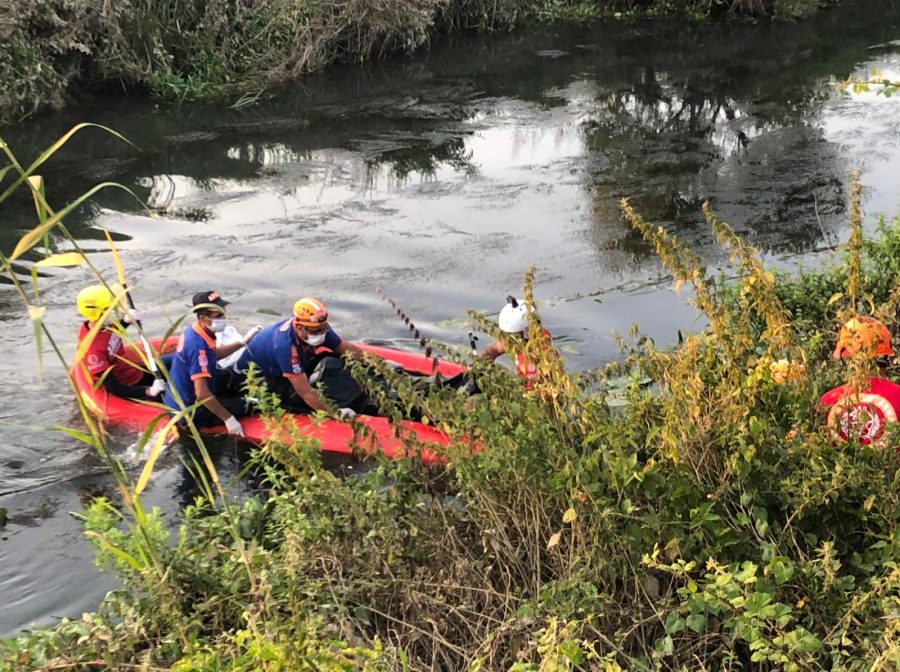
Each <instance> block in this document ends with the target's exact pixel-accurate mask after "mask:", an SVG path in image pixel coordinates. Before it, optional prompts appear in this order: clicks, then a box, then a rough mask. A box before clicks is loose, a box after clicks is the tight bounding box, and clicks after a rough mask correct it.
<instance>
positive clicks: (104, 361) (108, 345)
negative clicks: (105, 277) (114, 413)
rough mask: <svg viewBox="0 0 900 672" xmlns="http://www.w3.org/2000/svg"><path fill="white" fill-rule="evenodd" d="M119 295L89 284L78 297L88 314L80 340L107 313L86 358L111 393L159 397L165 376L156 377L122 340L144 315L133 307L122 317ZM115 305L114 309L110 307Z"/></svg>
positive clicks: (84, 313)
mask: <svg viewBox="0 0 900 672" xmlns="http://www.w3.org/2000/svg"><path fill="white" fill-rule="evenodd" d="M114 299H115V297H114V295H113V293H112V292H111V291H110V289H109V288H108V287H106V286H104V285H90V286H89V287H85V288H84V289H82V290H81V291H80V292H78V296H77V297H76V299H75V303H76V305H77V306H78V312H79V313H81V315H82V316H83V317H84V318H86V319H85V322H83V323H82V324H81V330H80V331H79V333H78V342H79V343H81V342H82V341H83V340H84V339H85V338H87V337H88V336H89V335H90V333H91V329H93V327H94V324H95V323H96V322H97V321H98V320H99V319H101V318H102V317H103V316H104V314H105V315H107V316H108V317H107V320H106V322H105V323H104V324H103V325H102V326H101V327H100V328H99V329H98V330H97V331H96V332H95V333H94V337H93V340H91V343H90V345H89V346H88V348H87V351H85V353H84V357H83V358H82V360H81V361H82V362H83V363H84V365H85V366H86V367H87V370H88V373H89V374H90V375H91V377H92V378H93V379H94V380H100V381H102V385H103V387H104V388H106V390H107V391H108V392H109V393H110V394H114V395H116V396H117V397H126V398H129V399H146V400H150V401H159V400H160V395H161V394H162V392H163V389H164V383H163V381H162V380H158V379H155V378H154V377H153V374H152V373H150V372H148V371H146V370H145V369H143V368H141V362H140V360H139V359H137V358H134V357H131V356H130V354H129V353H130V351H129V350H128V349H127V348H126V347H125V343H124V342H123V340H122V336H123V335H124V329H125V328H126V327H127V326H128V325H129V324H133V323H134V322H137V321H138V320H139V319H140V317H139V316H138V315H137V312H136V311H132V310H129V311H127V312H126V313H125V316H124V318H123V319H122V320H121V321H119V319H118V316H117V313H116V312H115V311H116V308H112V306H113V301H114ZM111 308H112V310H110V309H111Z"/></svg>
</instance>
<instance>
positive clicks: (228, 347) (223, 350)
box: [215, 324, 262, 359]
mask: <svg viewBox="0 0 900 672" xmlns="http://www.w3.org/2000/svg"><path fill="white" fill-rule="evenodd" d="M261 331H262V325H259V324H258V325H256V326H255V327H253V328H252V329H250V331H248V332H247V333H246V334H244V335H243V336H241V338H240V340H238V341H235V342H234V343H227V344H225V345H216V348H215V350H216V358H217V359H225V358H226V357H228V355H230V354H232V353H235V352H237V351H238V350H240V349H241V348H243V347H244V346H245V345H247V343H249V342H250V341H252V340H253V338H254V337H255V336H256V335H257V334H258V333H259V332H261Z"/></svg>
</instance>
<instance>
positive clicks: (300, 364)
mask: <svg viewBox="0 0 900 672" xmlns="http://www.w3.org/2000/svg"><path fill="white" fill-rule="evenodd" d="M320 347H325V348H328V349H329V350H331V351H332V352H334V353H336V354H338V355H344V354H347V355H350V356H351V357H361V356H362V354H363V351H362V350H361V349H360V348H358V347H357V346H356V345H354V344H353V343H348V342H347V341H345V340H343V339H342V338H341V337H340V336H338V334H337V333H336V332H335V331H334V330H333V329H332V328H331V327H330V326H329V325H328V310H327V309H326V308H325V305H324V304H323V303H322V302H321V301H319V300H318V299H314V298H303V299H300V300H299V301H297V302H296V303H295V304H294V309H293V317H292V318H291V319H288V320H284V321H283V322H276V323H275V324H271V325H269V326H268V327H266V328H265V329H263V330H262V332H260V334H259V336H258V337H257V338H256V339H255V340H254V341H253V346H252V347H248V348H247V349H246V350H245V351H244V352H243V354H242V355H241V356H240V357H239V358H238V360H237V362H235V365H234V369H235V370H236V371H238V372H241V373H246V371H247V369H248V368H249V366H250V364H251V363H252V364H255V365H256V368H257V369H258V371H259V372H260V373H261V375H262V376H263V378H264V379H265V381H266V386H267V387H268V388H269V390H270V391H272V392H274V393H275V394H276V395H278V397H279V398H280V399H281V404H282V406H283V407H284V408H286V409H288V410H292V411H297V410H300V411H309V410H313V411H320V410H325V408H326V406H325V401H324V399H323V398H322V395H321V394H320V393H319V391H318V390H316V389H315V388H313V386H312V385H311V384H310V382H309V373H310V372H311V370H312V367H313V366H314V364H315V359H316V350H317V349H318V348H320ZM339 415H340V417H342V418H348V417H353V416H354V415H355V413H354V412H353V411H352V409H349V408H342V409H340V412H339Z"/></svg>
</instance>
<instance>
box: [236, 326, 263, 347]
mask: <svg viewBox="0 0 900 672" xmlns="http://www.w3.org/2000/svg"><path fill="white" fill-rule="evenodd" d="M262 330H263V327H262V325H261V324H257V325H256V326H255V327H253V328H251V329H250V331H248V332H247V333H246V334H244V335H243V336H241V343H243V344H244V345H247V343H249V342H250V341H252V340H253V339H254V337H255V336H256V335H257V334H258V333H259V332H261V331H262Z"/></svg>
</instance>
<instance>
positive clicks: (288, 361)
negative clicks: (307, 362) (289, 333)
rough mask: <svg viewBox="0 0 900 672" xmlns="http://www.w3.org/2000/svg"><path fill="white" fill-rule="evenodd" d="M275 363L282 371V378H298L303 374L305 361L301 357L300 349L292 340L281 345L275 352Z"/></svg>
mask: <svg viewBox="0 0 900 672" xmlns="http://www.w3.org/2000/svg"><path fill="white" fill-rule="evenodd" d="M275 363H276V364H277V365H278V368H279V369H280V370H281V375H282V376H297V375H299V374H301V373H303V359H302V358H301V356H300V348H299V347H298V346H297V344H296V343H294V341H293V339H292V338H288V339H287V341H286V342H284V343H280V344H279V347H277V348H276V350H275Z"/></svg>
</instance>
